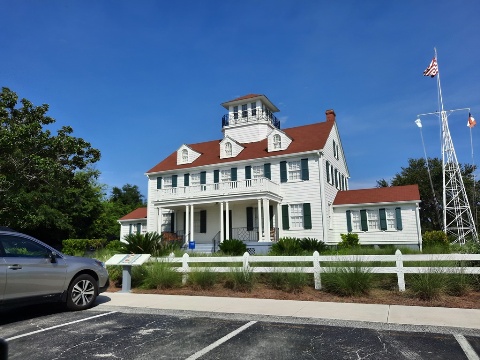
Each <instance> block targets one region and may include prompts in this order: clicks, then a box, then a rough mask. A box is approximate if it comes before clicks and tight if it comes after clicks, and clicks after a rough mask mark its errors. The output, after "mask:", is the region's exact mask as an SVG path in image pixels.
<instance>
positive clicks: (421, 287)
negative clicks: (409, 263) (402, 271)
mask: <svg viewBox="0 0 480 360" xmlns="http://www.w3.org/2000/svg"><path fill="white" fill-rule="evenodd" d="M406 283H407V289H410V291H411V292H412V293H413V295H414V296H415V297H417V298H419V299H420V300H425V301H428V300H434V299H438V298H439V297H440V295H441V293H442V291H443V290H444V288H445V274H443V273H442V272H440V271H434V270H433V269H430V271H429V272H427V273H421V274H412V276H410V277H409V278H408V280H407V281H406Z"/></svg>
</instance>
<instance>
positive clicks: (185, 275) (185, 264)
mask: <svg viewBox="0 0 480 360" xmlns="http://www.w3.org/2000/svg"><path fill="white" fill-rule="evenodd" d="M189 257H190V256H188V254H187V253H185V254H183V256H182V270H183V274H182V284H183V285H185V284H186V283H187V279H188V259H189Z"/></svg>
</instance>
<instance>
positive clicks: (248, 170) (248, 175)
mask: <svg viewBox="0 0 480 360" xmlns="http://www.w3.org/2000/svg"><path fill="white" fill-rule="evenodd" d="M251 178H252V167H251V166H250V165H248V166H245V179H246V180H250V179H251Z"/></svg>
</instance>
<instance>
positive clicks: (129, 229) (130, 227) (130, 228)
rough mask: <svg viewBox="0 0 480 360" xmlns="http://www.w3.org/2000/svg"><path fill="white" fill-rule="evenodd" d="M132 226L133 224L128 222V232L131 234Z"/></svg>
mask: <svg viewBox="0 0 480 360" xmlns="http://www.w3.org/2000/svg"><path fill="white" fill-rule="evenodd" d="M132 228H133V224H130V226H129V228H128V233H129V234H131V233H132V230H133V229H132Z"/></svg>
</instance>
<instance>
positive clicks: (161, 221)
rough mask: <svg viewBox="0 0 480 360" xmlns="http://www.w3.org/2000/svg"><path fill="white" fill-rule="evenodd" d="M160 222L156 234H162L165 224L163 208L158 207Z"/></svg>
mask: <svg viewBox="0 0 480 360" xmlns="http://www.w3.org/2000/svg"><path fill="white" fill-rule="evenodd" d="M157 214H158V221H157V230H156V232H157V233H159V234H161V233H162V224H163V214H162V208H161V207H160V206H159V207H158V213H157Z"/></svg>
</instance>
